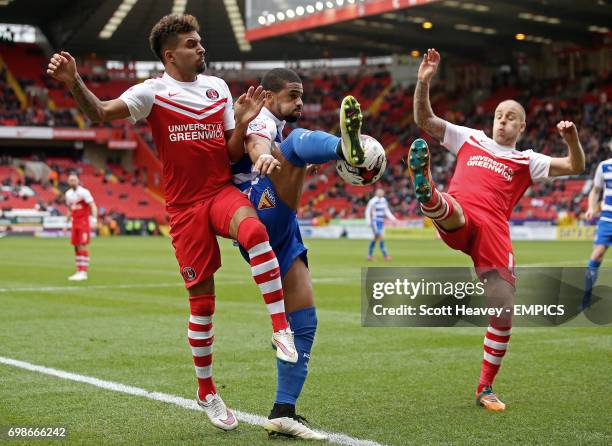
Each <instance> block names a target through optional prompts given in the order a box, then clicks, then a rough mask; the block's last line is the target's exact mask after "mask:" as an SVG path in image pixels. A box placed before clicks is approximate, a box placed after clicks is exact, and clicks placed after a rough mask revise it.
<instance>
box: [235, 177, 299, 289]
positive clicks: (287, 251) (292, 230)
mask: <svg viewBox="0 0 612 446" xmlns="http://www.w3.org/2000/svg"><path fill="white" fill-rule="evenodd" d="M249 199H250V200H251V204H253V207H254V208H255V210H256V211H257V216H258V217H259V219H260V220H261V222H262V223H263V224H264V225H265V226H266V230H267V231H268V237H270V245H271V246H272V249H273V250H274V253H275V254H276V258H277V259H278V264H279V266H280V271H281V276H282V277H284V276H285V274H287V271H289V269H290V268H291V266H292V265H293V262H294V261H295V259H297V258H298V257H299V258H301V259H302V260H303V261H304V264H306V266H308V257H307V252H308V249H307V248H306V246H304V242H303V241H302V234H301V233H300V227H299V225H298V220H297V215H296V213H295V212H294V211H293V209H290V208H289V207H287V206H286V205H285V203H283V202H282V201H281V200H280V198H279V197H278V195H277V194H276V190H275V189H274V186H273V185H272V181H270V179H269V178H268V177H265V178H260V179H259V181H258V182H257V183H255V184H253V185H252V186H251V190H250V192H249ZM240 253H241V254H242V257H244V258H245V260H246V261H247V262H248V261H249V255H248V253H247V252H246V251H245V250H244V248H243V247H242V246H241V247H240Z"/></svg>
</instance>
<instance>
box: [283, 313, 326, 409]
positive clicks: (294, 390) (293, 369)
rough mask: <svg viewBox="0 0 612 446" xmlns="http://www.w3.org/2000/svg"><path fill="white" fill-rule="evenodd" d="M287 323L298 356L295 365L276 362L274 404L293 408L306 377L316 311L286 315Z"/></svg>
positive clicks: (315, 326) (315, 324) (314, 329)
mask: <svg viewBox="0 0 612 446" xmlns="http://www.w3.org/2000/svg"><path fill="white" fill-rule="evenodd" d="M287 321H288V322H289V325H290V326H291V330H292V331H293V337H294V340H295V347H296V349H297V351H298V355H299V356H298V362H297V363H296V364H289V363H286V362H283V361H280V360H278V359H277V360H276V369H277V371H278V384H277V387H276V401H275V402H276V403H277V404H292V405H294V406H295V403H296V401H297V399H298V396H300V392H301V391H302V387H303V386H304V382H305V381H306V376H307V375H308V361H309V360H310V349H311V348H312V343H313V342H314V337H315V332H316V331H317V311H316V309H315V307H310V308H303V309H301V310H297V311H293V312H291V313H287Z"/></svg>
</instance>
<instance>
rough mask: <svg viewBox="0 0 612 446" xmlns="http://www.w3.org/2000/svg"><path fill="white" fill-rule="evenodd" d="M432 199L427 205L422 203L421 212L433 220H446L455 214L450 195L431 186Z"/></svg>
mask: <svg viewBox="0 0 612 446" xmlns="http://www.w3.org/2000/svg"><path fill="white" fill-rule="evenodd" d="M431 190H432V193H431V198H430V199H429V201H428V202H427V203H421V211H423V214H424V215H425V216H426V217H429V218H431V219H432V220H446V219H447V218H448V217H450V216H451V215H452V214H453V211H454V210H455V207H454V206H453V202H452V201H451V200H450V199H449V196H448V194H445V193H442V192H440V191H439V190H438V189H436V186H435V185H434V184H433V183H432V184H431Z"/></svg>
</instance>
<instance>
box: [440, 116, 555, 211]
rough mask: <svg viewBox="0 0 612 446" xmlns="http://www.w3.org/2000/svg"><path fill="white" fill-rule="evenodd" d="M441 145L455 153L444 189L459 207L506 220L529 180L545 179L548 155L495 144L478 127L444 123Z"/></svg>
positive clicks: (527, 185) (548, 160) (549, 160)
mask: <svg viewBox="0 0 612 446" xmlns="http://www.w3.org/2000/svg"><path fill="white" fill-rule="evenodd" d="M442 145H443V146H444V147H446V148H447V149H448V150H449V151H450V152H451V153H453V154H455V155H456V156H457V166H456V167H455V173H454V174H453V178H452V180H451V183H450V187H449V189H448V192H449V193H450V194H451V195H452V196H453V197H455V198H456V199H457V200H458V201H459V203H460V204H461V205H462V206H465V207H469V208H470V209H472V210H477V211H479V212H482V213H485V214H489V215H490V216H491V217H492V218H496V217H497V218H502V219H505V220H509V219H510V215H511V213H512V209H513V208H514V206H515V205H516V204H517V203H518V201H519V200H520V199H521V197H522V196H523V194H524V193H525V190H527V188H528V187H529V186H530V185H531V184H532V182H533V181H535V180H538V179H541V178H545V177H547V176H548V173H549V170H550V162H551V157H549V156H547V155H543V154H540V153H536V152H534V151H533V150H525V151H519V150H516V149H515V148H512V147H507V146H502V145H500V144H497V143H496V142H495V141H494V140H493V139H491V138H489V137H488V136H487V135H485V134H484V132H482V131H481V130H474V129H470V128H468V127H461V126H458V125H454V124H451V123H447V124H446V130H445V133H444V141H443V142H442Z"/></svg>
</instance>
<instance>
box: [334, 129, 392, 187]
mask: <svg viewBox="0 0 612 446" xmlns="http://www.w3.org/2000/svg"><path fill="white" fill-rule="evenodd" d="M361 144H362V145H363V148H364V151H365V162H364V163H363V166H359V167H357V166H352V165H351V164H349V163H347V162H346V161H344V160H338V161H336V170H337V171H338V175H340V176H341V177H342V179H343V180H344V181H346V182H347V183H349V184H353V185H355V186H368V185H370V184H373V183H375V182H376V181H378V179H379V178H380V177H381V176H382V174H383V173H384V172H385V169H386V168H387V157H386V156H385V149H383V146H382V145H381V144H380V143H379V142H378V141H377V140H376V139H375V138H372V137H371V136H368V135H361Z"/></svg>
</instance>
